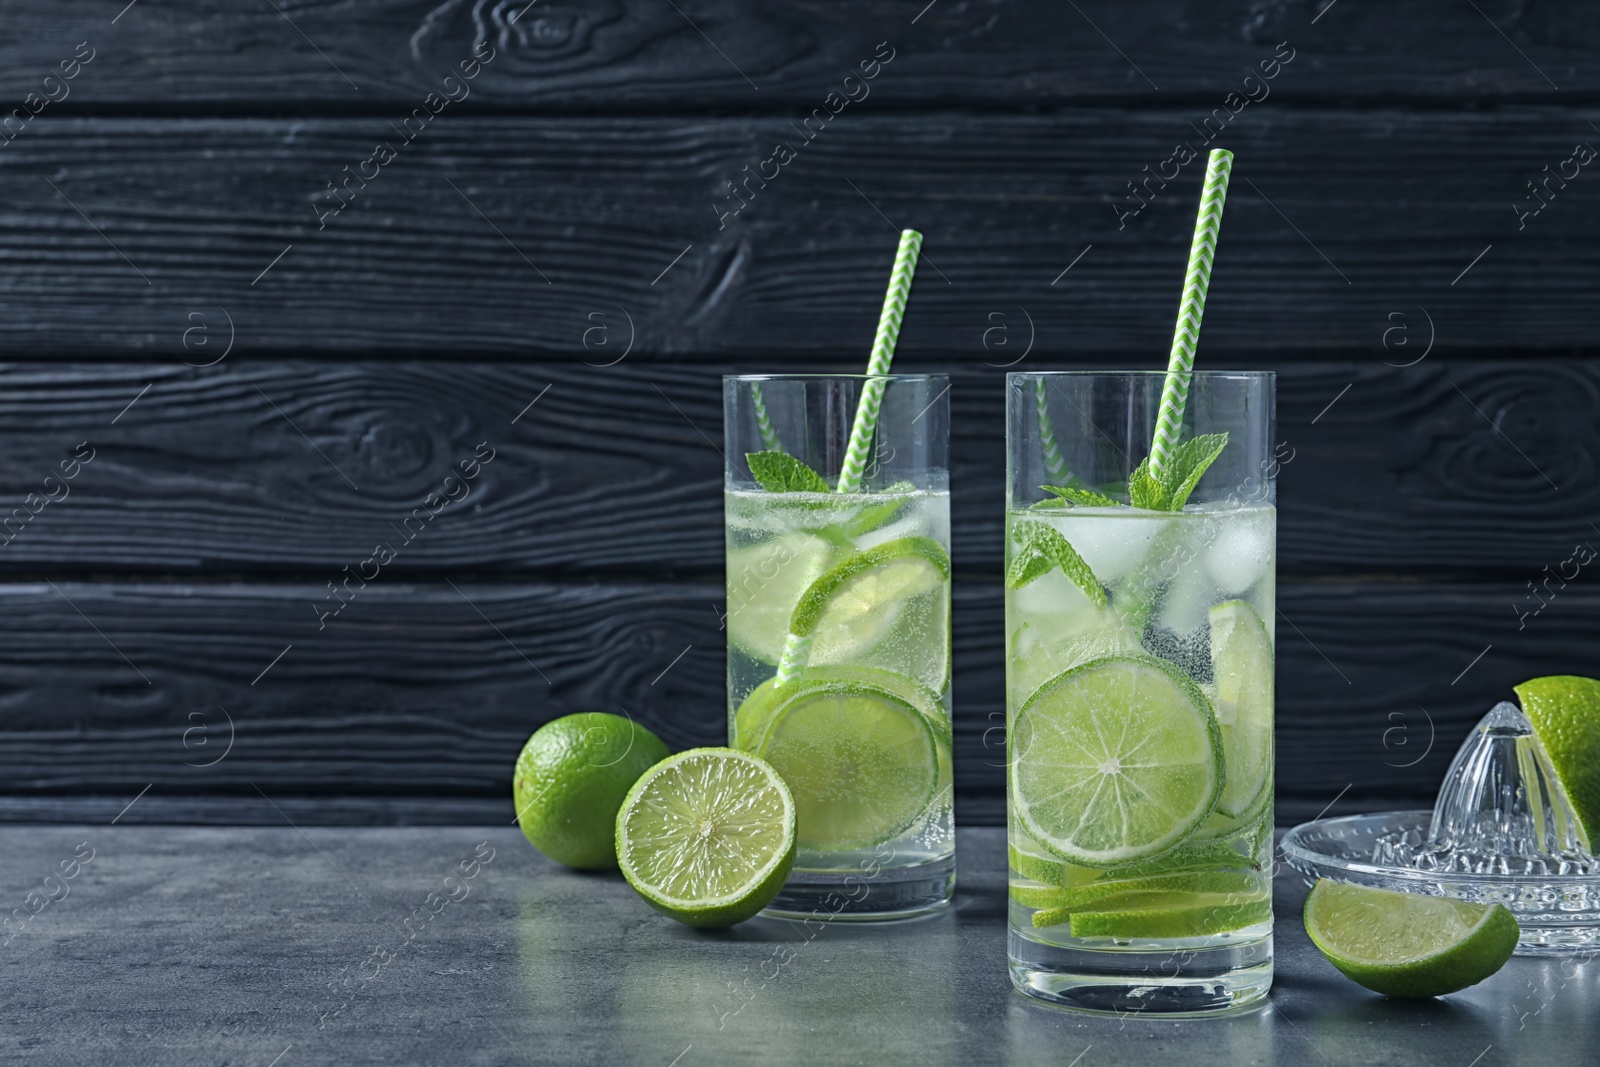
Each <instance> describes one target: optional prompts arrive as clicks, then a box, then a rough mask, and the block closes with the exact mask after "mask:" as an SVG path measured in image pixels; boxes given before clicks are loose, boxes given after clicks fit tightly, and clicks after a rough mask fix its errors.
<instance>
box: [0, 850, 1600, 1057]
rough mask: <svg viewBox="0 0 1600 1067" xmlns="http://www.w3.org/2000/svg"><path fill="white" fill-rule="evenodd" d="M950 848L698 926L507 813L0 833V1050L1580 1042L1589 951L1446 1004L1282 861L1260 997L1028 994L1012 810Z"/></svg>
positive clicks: (1247, 1048)
mask: <svg viewBox="0 0 1600 1067" xmlns="http://www.w3.org/2000/svg"><path fill="white" fill-rule="evenodd" d="M958 841H959V854H958V862H959V865H960V868H959V870H960V873H959V888H958V893H957V900H956V905H955V907H954V908H953V909H951V910H950V911H948V912H947V913H945V914H942V915H939V916H937V917H935V918H932V919H925V920H921V921H917V922H910V923H900V924H890V925H875V926H862V925H845V924H834V925H823V924H815V925H814V926H811V927H807V926H806V925H803V924H798V923H787V922H782V921H777V920H769V919H764V918H763V919H757V920H754V921H752V922H749V923H745V924H744V925H742V926H739V927H736V928H735V929H733V930H729V931H722V932H710V933H708V932H700V931H695V930H690V929H688V928H686V927H683V926H679V925H678V924H676V923H674V922H672V921H670V920H669V919H667V918H665V917H664V916H661V915H659V914H657V913H656V912H654V911H652V910H651V909H649V908H648V907H646V906H645V905H644V903H643V902H642V901H641V900H639V899H638V898H637V897H635V896H634V894H633V891H632V890H631V889H629V888H628V886H627V885H626V883H624V882H623V881H622V880H621V878H620V877H618V876H616V875H592V874H591V875H585V874H577V873H573V872H570V871H566V870H563V869H561V868H559V867H557V866H556V865H554V864H552V863H550V862H549V861H547V860H545V859H544V858H543V857H542V856H540V855H538V854H537V853H536V852H534V850H533V849H532V848H530V847H529V846H528V845H527V844H526V842H524V841H523V839H522V837H521V835H520V834H519V833H518V832H517V830H516V829H515V828H513V827H492V828H483V827H460V828H427V829H415V828H412V829H399V828H397V829H367V828H364V829H341V828H334V827H317V828H306V829H305V830H304V831H301V830H299V829H295V828H293V827H291V826H288V825H285V826H284V827H283V828H282V829H276V828H259V827H251V828H214V827H207V828H190V827H161V826H137V825H135V826H129V825H119V826H84V827H73V826H23V827H6V828H0V908H3V912H0V914H6V915H8V916H9V918H8V920H7V922H6V925H4V927H0V996H3V999H4V1005H5V1009H6V1011H5V1022H4V1023H3V1024H0V1063H5V1064H13V1063H16V1064H35V1063H51V1064H56V1063H61V1064H68V1063H71V1064H80V1063H81V1064H95V1065H117V1064H169V1063H176V1064H211V1065H215V1064H239V1065H258V1067H301V1065H304V1064H350V1063H416V1064H506V1065H526V1064H538V1065H544V1064H565V1063H574V1064H586V1063H595V1064H619V1063H620V1064H645V1065H659V1067H697V1065H700V1064H710V1063H738V1064H743V1063H772V1064H784V1063H804V1064H869V1065H879V1064H883V1065H887V1064H908V1065H933V1064H945V1063H963V1064H965V1063H985V1064H986V1063H1018V1064H1052V1065H1060V1067H1073V1065H1076V1067H1108V1065H1112V1064H1146V1063H1148V1064H1181V1065H1183V1067H1203V1065H1208V1064H1219V1065H1226V1067H1242V1065H1246V1064H1277V1063H1284V1064H1295V1065H1297V1067H1316V1065H1319V1064H1406V1065H1418V1064H1439V1065H1445V1067H1502V1065H1505V1064H1524V1063H1526V1064H1541V1065H1543V1064H1569V1063H1570V1064H1579V1063H1594V1062H1596V1061H1597V1060H1600V1040H1597V1038H1600V990H1597V988H1596V979H1597V977H1600V964H1597V963H1595V962H1593V961H1590V960H1585V959H1565V960H1562V959H1554V960H1537V959H1522V958H1519V959H1514V960H1512V961H1511V963H1510V964H1508V965H1507V966H1506V968H1505V969H1504V970H1502V971H1501V972H1500V973H1499V974H1497V975H1495V976H1494V977H1493V978H1491V979H1490V980H1489V981H1487V982H1484V983H1482V984H1481V985H1479V986H1477V987H1474V988H1473V989H1470V990H1467V991H1464V992H1462V993H1459V994H1456V995H1454V996H1451V997H1448V998H1444V999H1441V1000H1438V1001H1429V1002H1420V1003H1418V1002H1401V1001H1393V1000H1387V999H1385V998H1382V997H1379V996H1376V995H1374V994H1371V993H1368V992H1367V991H1365V990H1363V989H1361V988H1359V987H1358V986H1355V985H1353V984H1351V983H1350V982H1348V981H1346V980H1345V979H1344V978H1343V977H1342V976H1341V975H1339V974H1338V973H1337V972H1336V971H1335V970H1334V969H1333V968H1332V967H1331V966H1329V965H1328V963H1327V962H1326V961H1324V960H1323V959H1322V958H1321V957H1320V956H1319V955H1317V953H1316V951H1315V950H1314V949H1313V948H1312V947H1311V946H1310V944H1309V942H1308V941H1307V940H1306V936H1305V932H1304V930H1303V929H1302V927H1301V924H1300V921H1299V906H1300V903H1301V901H1302V899H1303V896H1304V889H1303V887H1301V886H1299V885H1297V884H1296V883H1295V881H1294V880H1293V879H1292V877H1290V876H1288V875H1284V876H1280V878H1279V881H1278V887H1277V888H1278V906H1279V908H1280V910H1279V913H1278V914H1279V922H1278V934H1277V951H1278V969H1277V980H1276V984H1275V986H1274V989H1273V994H1272V998H1271V1004H1270V1006H1269V1007H1268V1008H1267V1009H1266V1010H1264V1011H1261V1012H1257V1013H1255V1014H1252V1015H1245V1016H1240V1017H1235V1018H1230V1019H1217V1020H1203V1021H1185V1022H1171V1021H1160V1020H1148V1019H1142V1018H1116V1017H1109V1018H1089V1017H1084V1016H1081V1015H1074V1014H1070V1013H1067V1012H1064V1011H1060V1010H1057V1009H1052V1008H1048V1007H1044V1006H1041V1005H1038V1004H1035V1003H1033V1002H1031V1001H1028V1000H1026V999H1024V998H1023V997H1021V996H1019V995H1017V994H1016V993H1014V992H1012V990H1011V986H1010V982H1009V980H1008V979H1007V976H1006V970H1005V899H1006V898H1005V870H1004V868H1005V842H1004V836H1003V832H1002V831H1000V830H990V829H972V830H962V831H960V832H959V834H958ZM69 873H70V875H71V876H70V877H64V875H66V874H69Z"/></svg>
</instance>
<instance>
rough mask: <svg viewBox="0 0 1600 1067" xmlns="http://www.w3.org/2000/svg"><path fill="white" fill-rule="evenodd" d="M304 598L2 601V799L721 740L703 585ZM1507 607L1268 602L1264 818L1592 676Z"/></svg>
mask: <svg viewBox="0 0 1600 1067" xmlns="http://www.w3.org/2000/svg"><path fill="white" fill-rule="evenodd" d="M319 592H321V591H320V590H318V589H315V588H313V587H310V586H305V585H294V584H287V583H285V584H278V585H228V586H214V585H203V586H194V585H185V584H181V583H170V584H168V583H149V584H140V585H132V584H114V585H113V584H105V583H93V584H90V583H75V582H62V583H55V584H54V585H53V586H52V585H37V586H35V585H8V586H5V587H0V603H3V604H4V608H5V610H4V611H3V612H0V648H3V649H4V650H5V651H4V657H3V659H0V706H3V709H4V718H3V722H4V727H3V731H0V782H4V783H5V787H4V793H5V794H7V795H9V796H11V797H14V798H18V799H19V800H23V801H26V800H27V799H28V798H34V799H35V800H38V799H42V798H47V797H50V796H74V795H81V794H94V795H98V796H101V797H106V796H112V797H115V796H122V797H125V798H131V797H132V796H134V794H136V793H138V791H139V790H140V789H142V788H143V787H144V786H145V785H147V784H151V785H152V789H153V790H154V791H155V792H157V793H159V794H160V795H162V796H165V797H168V798H172V797H174V796H185V795H187V796H190V797H194V798H197V799H196V806H197V807H199V806H203V803H204V798H206V797H212V796H217V795H224V794H225V795H231V796H235V797H238V796H253V795H255V794H254V789H255V788H257V787H259V788H261V789H262V790H264V791H265V792H266V793H267V794H268V795H270V796H272V797H274V798H278V797H281V796H286V797H298V798H300V799H301V800H302V801H307V800H309V799H310V798H315V797H320V796H330V797H342V798H362V797H365V798H373V799H381V798H393V799H395V800H396V801H397V802H399V801H404V802H409V803H410V805H411V807H410V810H413V811H415V810H416V806H415V802H417V801H419V800H421V799H423V798H428V797H440V798H446V799H448V798H460V799H471V798H478V799H490V800H493V799H496V798H499V797H503V796H504V795H505V794H506V790H507V788H508V785H507V783H508V780H509V774H510V767H511V763H512V761H513V759H514V757H515V755H516V752H517V750H518V748H519V747H520V745H521V743H522V741H523V740H524V739H525V738H526V737H527V735H528V734H529V733H530V732H532V730H533V729H535V728H536V727H537V726H538V725H540V724H541V723H543V722H545V721H547V720H549V719H551V718H554V717H556V716H558V715H561V714H566V713H568V712H572V711H578V710H608V711H613V712H617V713H623V712H626V713H628V714H630V715H632V716H635V717H636V718H637V719H638V720H639V721H640V722H643V723H645V724H647V725H649V726H650V727H651V728H652V729H654V730H656V731H657V732H658V733H659V734H660V735H661V736H662V738H663V739H664V740H665V741H666V742H667V743H668V744H669V745H670V746H671V747H673V748H682V747H687V746H689V745H693V744H714V743H718V742H720V741H721V740H722V738H723V737H724V736H725V735H724V730H725V708H724V705H723V700H724V698H723V644H722V636H721V633H720V631H719V629H718V625H719V621H718V615H717V605H718V604H719V603H720V597H721V590H720V589H719V588H718V587H717V586H716V585H714V584H711V583H664V582H661V583H652V584H649V585H643V584H633V585H624V584H606V585H595V584H559V585H558V584H532V583H487V582H479V583H456V587H455V588H452V587H450V586H448V585H440V584H428V585H408V584H404V583H401V582H395V583H393V584H388V583H385V582H383V581H382V580H381V579H380V580H378V581H376V582H374V583H373V584H372V585H371V586H370V587H369V588H367V589H365V590H363V591H361V592H360V593H359V595H358V597H357V598H356V599H355V600H354V601H353V602H352V603H351V605H350V606H349V607H347V608H346V609H345V611H344V613H343V614H342V615H341V616H339V617H337V618H334V619H331V620H329V621H328V624H327V626H326V628H325V629H324V630H322V631H320V632H319V631H318V629H317V624H316V613H315V612H314V611H313V609H312V608H311V606H310V605H311V604H312V603H313V602H314V600H316V599H317V598H318V594H319ZM1515 595H1516V591H1515V590H1513V589H1511V588H1509V585H1461V584H1452V585H1439V586H1425V585H1413V584H1406V583H1402V582H1387V583H1381V584H1380V583H1371V582H1365V583H1363V582H1322V583H1316V582H1309V583H1308V582H1286V583H1283V585H1282V587H1281V591H1280V597H1279V606H1280V609H1281V612H1282V614H1281V615H1280V616H1279V618H1278V620H1277V630H1278V649H1279V663H1278V683H1279V693H1278V724H1279V740H1278V775H1279V785H1278V795H1279V798H1280V801H1281V802H1282V803H1284V804H1286V805H1296V804H1306V803H1310V802H1311V801H1314V800H1319V799H1320V802H1321V803H1323V804H1325V803H1327V802H1328V801H1329V800H1331V799H1332V798H1333V797H1334V796H1335V794H1337V793H1338V792H1339V791H1340V790H1341V789H1343V788H1344V787H1346V786H1349V787H1350V789H1349V791H1348V797H1349V800H1350V801H1352V802H1359V801H1360V800H1361V799H1362V798H1363V797H1382V798H1385V801H1386V802H1389V803H1394V802H1396V801H1397V800H1398V801H1404V802H1410V803H1416V804H1422V803H1425V801H1426V799H1427V798H1428V797H1430V796H1431V794H1432V790H1433V788H1434V787H1435V785H1436V784H1437V781H1438V778H1439V775H1440V774H1442V773H1443V770H1444V767H1445V765H1446V764H1447V763H1448V760H1449V758H1450V756H1451V755H1452V753H1453V751H1454V749H1455V746H1456V745H1457V744H1459V742H1460V739H1461V738H1462V737H1463V736H1464V735H1465V732H1466V730H1467V729H1468V728H1469V727H1470V725H1471V724H1472V723H1473V722H1475V721H1476V720H1477V718H1478V717H1479V716H1481V715H1482V714H1483V712H1484V711H1486V710H1487V708H1488V707H1489V705H1490V704H1492V703H1494V701H1496V700H1498V699H1500V698H1501V697H1503V696H1505V695H1506V694H1507V693H1509V692H1510V687H1511V686H1512V685H1513V684H1515V683H1516V682H1519V681H1521V680H1523V679H1524V678H1527V677H1532V676H1535V675H1540V674H1551V673H1573V672H1578V673H1581V672H1584V671H1589V672H1591V673H1592V671H1593V650H1594V648H1595V642H1596V640H1597V639H1600V621H1597V620H1600V592H1597V591H1596V590H1595V589H1594V588H1592V587H1589V586H1587V585H1584V584H1582V583H1581V581H1578V582H1574V583H1573V584H1572V585H1571V586H1570V587H1569V588H1568V589H1567V590H1564V591H1562V592H1561V593H1560V594H1559V596H1558V597H1557V599H1556V600H1554V601H1553V602H1552V603H1551V604H1550V605H1549V607H1547V608H1546V609H1545V611H1544V613H1543V614H1542V615H1540V616H1539V617H1537V618H1534V619H1531V620H1529V621H1528V624H1527V626H1526V628H1525V629H1524V630H1522V631H1520V632H1519V631H1518V629H1517V622H1516V619H1515V616H1514V613H1513V612H1512V610H1511V609H1510V604H1511V601H1512V599H1513V597H1514V596H1515ZM68 598H70V602H69V599H68ZM480 611H481V614H480ZM80 613H81V614H80ZM91 624H92V625H91ZM1397 635H1405V639H1404V640H1397V639H1396V637H1397ZM289 646H292V647H289ZM1486 646H1493V647H1492V648H1489V650H1488V651H1487V652H1485V651H1484V650H1485V647H1486ZM285 649H287V651H285ZM1002 649H1003V619H1002V606H1001V595H1000V590H999V587H998V585H997V584H993V583H988V582H982V583H972V582H958V583H957V585H956V612H955V665H954V666H955V677H954V687H955V694H956V696H955V700H956V741H955V744H956V763H955V766H956V780H957V788H958V791H959V793H960V795H961V796H962V798H963V803H967V804H972V805H974V806H973V807H971V808H969V809H967V810H968V814H969V815H973V816H974V817H976V815H975V814H974V813H976V812H982V811H987V812H990V813H991V814H992V813H995V812H997V811H998V801H997V798H998V797H999V796H1000V795H1001V792H1002V790H1003V776H1002V768H1003V763H1004V728H1003V727H1004V711H1003V696H1002V685H1003V671H1004V663H1003V652H1002ZM280 653H283V654H282V656H281V658H276V657H279V654H280ZM524 653H527V657H526V658H525V657H524ZM1480 653H1483V655H1482V656H1481V658H1480V657H1479V654H1480ZM275 658H276V659H275ZM1475 659H1476V660H1477V661H1476V662H1474V660H1475ZM263 671H265V673H264V674H263V673H262V672H263ZM1463 672H1465V673H1464V674H1463ZM222 709H226V714H225V715H224V713H223V710H222ZM230 720H231V722H232V724H233V734H232V736H233V739H234V743H233V746H232V748H231V749H229V748H227V747H226V741H227V738H228V726H227V723H228V722H229V721H230ZM219 758H220V761H219ZM206 763H214V765H213V766H209V767H207V766H197V765H200V764H206ZM1407 764H1410V766H1406V765H1407ZM152 783H153V784H152ZM252 783H254V784H252ZM124 802H126V801H124ZM399 806H400V807H402V808H404V807H405V806H406V805H405V804H400V805H399ZM38 807H39V805H38V804H36V803H35V804H24V805H21V806H19V807H18V808H13V809H6V808H4V807H3V806H0V813H3V812H4V811H6V810H12V811H17V810H32V811H33V812H34V813H35V814H37V811H38ZM80 808H81V805H80ZM65 810H68V811H71V810H76V809H71V808H69V809H65Z"/></svg>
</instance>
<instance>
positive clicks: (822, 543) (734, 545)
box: [723, 374, 955, 919]
mask: <svg viewBox="0 0 1600 1067" xmlns="http://www.w3.org/2000/svg"><path fill="white" fill-rule="evenodd" d="M873 383H875V384H873ZM880 391H881V404H880V407H879V410H878V417H877V421H876V425H875V431H874V432H873V433H872V435H871V437H870V441H869V442H868V443H869V444H870V448H869V449H868V450H867V451H866V453H865V454H864V462H863V463H862V464H860V465H859V466H858V467H856V468H855V469H856V470H857V471H858V472H859V479H858V487H857V488H855V489H853V490H848V491H844V492H840V491H839V489H838V487H839V482H840V472H841V470H843V469H846V468H848V467H850V466H851V464H850V461H849V460H848V459H847V451H848V445H849V441H850V438H851V427H852V424H853V422H854V420H855V417H856V410H857V406H858V404H859V402H860V400H861V398H862V395H863V393H864V392H866V393H867V394H868V397H869V403H870V400H871V396H872V394H874V393H878V392H880ZM948 393H949V381H948V379H946V378H945V377H943V376H941V375H900V374H895V375H884V376H879V377H876V378H874V377H869V376H865V375H854V376H847V375H744V376H728V377H725V378H724V379H723V405H724V408H723V410H724V416H725V439H726V442H727V451H726V459H727V463H726V479H725V497H724V503H725V509H726V511H725V514H726V532H727V578H728V601H727V618H726V625H727V632H728V738H729V744H730V745H732V746H733V747H734V748H738V749H742V750H744V751H747V752H751V753H754V754H756V755H759V756H761V757H762V758H763V759H766V760H767V761H768V762H770V763H771V764H772V765H773V766H774V767H775V768H776V769H777V771H778V773H779V774H780V775H782V777H783V779H784V781H785V782H787V783H788V785H789V788H790V790H791V791H792V792H793V794H794V799H795V804H796V807H797V813H798V833H799V843H798V855H797V856H796V858H795V864H794V873H793V874H792V875H791V876H790V878H789V881H788V884H787V885H786V886H785V887H784V890H783V892H782V894H780V895H779V897H778V899H777V900H776V902H774V904H773V905H772V907H771V908H770V909H769V910H770V911H772V912H774V913H776V914H783V915H798V916H806V917H812V916H815V917H818V918H839V919H884V918H895V917H901V916H908V915H915V914H918V913H921V912H924V911H927V910H929V909H932V908H936V907H939V906H941V905H943V904H945V903H946V902H948V901H949V899H950V894H951V891H952V889H953V888H954V884H955V839H954V833H953V829H952V821H953V820H952V803H951V801H952V797H951V763H950V494H949V472H948V469H947V458H946V453H947V451H948V447H949V438H950V415H949V400H948ZM848 482H849V479H848V478H847V479H846V483H847V486H848Z"/></svg>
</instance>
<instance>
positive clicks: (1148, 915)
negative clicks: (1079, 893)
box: [1033, 892, 1272, 940]
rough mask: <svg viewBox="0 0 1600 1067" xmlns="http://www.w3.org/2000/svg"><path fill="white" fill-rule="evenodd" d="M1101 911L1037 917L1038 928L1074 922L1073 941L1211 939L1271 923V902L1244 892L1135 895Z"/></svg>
mask: <svg viewBox="0 0 1600 1067" xmlns="http://www.w3.org/2000/svg"><path fill="white" fill-rule="evenodd" d="M1100 907H1101V909H1102V910H1097V911H1070V912H1063V913H1057V914H1052V913H1050V912H1043V911H1041V912H1035V913H1034V916H1033V920H1034V925H1036V926H1054V925H1057V924H1058V923H1061V922H1063V921H1068V922H1070V923H1071V928H1072V936H1073V937H1115V938H1118V939H1122V940H1129V939H1133V938H1145V937H1152V938H1154V937H1211V936H1213V935H1215V934H1225V933H1229V932H1231V931H1234V930H1242V929H1244V928H1245V927H1247V926H1254V925H1256V924H1257V923H1264V922H1266V921H1267V920H1269V919H1271V918H1272V901H1271V900H1270V899H1269V898H1268V897H1267V896H1266V895H1265V894H1261V895H1258V896H1256V897H1254V899H1252V898H1250V897H1249V896H1247V895H1245V894H1240V893H1158V892H1149V893H1135V894H1128V895H1127V896H1123V897H1116V898H1114V900H1111V901H1106V902H1105V903H1104V904H1102V905H1101V906H1100Z"/></svg>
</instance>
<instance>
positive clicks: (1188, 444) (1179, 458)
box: [1128, 433, 1228, 511]
mask: <svg viewBox="0 0 1600 1067" xmlns="http://www.w3.org/2000/svg"><path fill="white" fill-rule="evenodd" d="M1227 444H1228V435H1227V434H1225V433H1205V434H1201V435H1200V436H1199V437H1191V438H1190V439H1189V440H1187V441H1185V442H1184V443H1183V444H1181V445H1179V446H1178V447H1177V448H1175V449H1173V451H1172V459H1171V462H1170V463H1169V464H1168V466H1167V469H1166V471H1165V472H1164V473H1163V476H1162V477H1160V478H1157V477H1156V476H1155V475H1154V474H1151V473H1150V461H1149V460H1148V459H1146V460H1145V461H1144V462H1143V463H1141V464H1139V466H1138V468H1137V469H1135V470H1134V472H1133V473H1132V474H1130V475H1129V476H1128V501H1129V503H1131V504H1132V505H1133V506H1134V507H1136V508H1144V509H1145V510H1146V511H1182V510H1183V506H1184V505H1185V504H1187V503H1188V502H1189V494H1191V493H1193V492H1194V487H1195V486H1196V485H1199V484H1200V478H1201V476H1202V475H1204V474H1205V472H1206V469H1207V468H1208V467H1210V466H1211V464H1212V463H1214V462H1216V459H1217V457H1218V456H1220V455H1221V454H1222V450H1223V449H1224V448H1226V447H1227Z"/></svg>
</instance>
